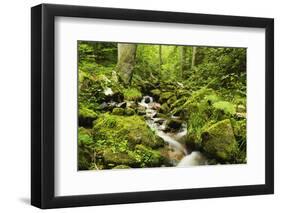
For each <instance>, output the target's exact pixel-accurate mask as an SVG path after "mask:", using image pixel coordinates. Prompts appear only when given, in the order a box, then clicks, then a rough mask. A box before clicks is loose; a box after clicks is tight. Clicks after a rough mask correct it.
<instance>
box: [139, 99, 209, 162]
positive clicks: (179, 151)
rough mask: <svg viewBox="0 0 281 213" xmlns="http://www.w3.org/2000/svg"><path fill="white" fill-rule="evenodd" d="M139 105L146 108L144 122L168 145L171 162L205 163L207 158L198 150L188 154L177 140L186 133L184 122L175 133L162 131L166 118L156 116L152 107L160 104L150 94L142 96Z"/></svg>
mask: <svg viewBox="0 0 281 213" xmlns="http://www.w3.org/2000/svg"><path fill="white" fill-rule="evenodd" d="M138 104H139V105H140V106H142V107H145V109H146V116H145V117H146V123H147V124H148V126H149V127H150V128H151V129H153V130H154V131H155V132H156V134H157V135H158V136H159V137H160V138H162V139H163V140H164V141H165V142H166V143H167V144H168V146H169V148H170V150H171V152H170V153H169V156H170V157H171V158H173V159H177V160H171V163H172V164H173V165H174V166H178V167H188V166H195V165H205V164H207V159H206V158H205V156H204V155H203V154H202V153H200V152H199V151H193V152H192V153H190V154H188V151H187V149H186V147H184V146H183V145H182V144H181V143H180V142H179V141H178V140H179V139H180V138H182V137H184V136H185V135H186V134H187V129H186V124H183V125H182V127H181V129H180V130H179V131H178V132H177V133H169V132H164V130H165V129H166V122H167V120H166V119H163V118H157V110H156V109H154V106H155V105H160V104H158V103H156V102H153V98H152V97H150V96H144V97H143V99H142V100H141V102H140V103H138Z"/></svg>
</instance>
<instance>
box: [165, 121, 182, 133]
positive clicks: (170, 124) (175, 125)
mask: <svg viewBox="0 0 281 213" xmlns="http://www.w3.org/2000/svg"><path fill="white" fill-rule="evenodd" d="M182 123H183V121H181V120H178V119H169V120H167V123H166V126H167V129H170V130H173V131H176V130H179V129H180V128H181V125H182Z"/></svg>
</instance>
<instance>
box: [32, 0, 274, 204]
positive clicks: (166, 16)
mask: <svg viewBox="0 0 281 213" xmlns="http://www.w3.org/2000/svg"><path fill="white" fill-rule="evenodd" d="M58 16H63V17H80V18H100V19H113V20H132V21H146V22H162V23H182V24H200V25H217V26H237V27H250V28H264V29H265V32H266V33H265V34H266V41H265V43H266V48H265V51H266V52H265V62H266V64H265V76H266V77H265V85H266V86H265V90H266V91H265V93H266V97H265V100H266V106H265V107H266V110H265V111H266V112H265V113H266V118H265V121H266V124H265V126H266V128H265V132H266V135H265V161H266V162H265V184H262V185H247V186H229V187H228V186H226V187H214V188H199V189H179V190H164V191H145V192H130V193H112V194H93V195H78V196H77V195H73V196H61V197H56V196H55V195H54V189H55V182H54V177H55V171H54V166H55V165H54V163H55V161H54V157H55V156H54V149H55V146H54V143H55V140H54V132H55V108H54V105H55V99H54V96H55V85H54V82H55V81H54V78H55V75H54V72H55V69H54V60H55V52H54V50H55V48H54V21H55V17H58ZM31 52H32V53H31V112H32V113H31V204H32V205H34V206H37V207H39V208H43V209H46V208H59V207H75V206H90V205H105V204H121V203H137V202H153V201H169V200H182V199H197V198H217V197H228V196H245V195H260V194H272V193H274V150H273V148H274V20H273V19H270V18H254V17H240V16H224V15H208V14H193V13H178V12H164V11H147V10H130V9H113V8H102V7H86V6H67V5H53V4H41V5H38V6H35V7H32V9H31Z"/></svg>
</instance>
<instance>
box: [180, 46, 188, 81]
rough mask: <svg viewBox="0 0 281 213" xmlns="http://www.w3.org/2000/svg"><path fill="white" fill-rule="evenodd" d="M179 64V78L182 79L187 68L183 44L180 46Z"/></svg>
mask: <svg viewBox="0 0 281 213" xmlns="http://www.w3.org/2000/svg"><path fill="white" fill-rule="evenodd" d="M180 64H181V78H182V79H183V78H184V76H185V73H186V70H187V63H186V48H185V46H181V47H180Z"/></svg>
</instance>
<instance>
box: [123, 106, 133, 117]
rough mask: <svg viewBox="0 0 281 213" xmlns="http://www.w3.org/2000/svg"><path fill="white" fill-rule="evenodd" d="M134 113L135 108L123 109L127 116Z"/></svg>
mask: <svg viewBox="0 0 281 213" xmlns="http://www.w3.org/2000/svg"><path fill="white" fill-rule="evenodd" d="M134 114H135V110H134V109H132V108H126V109H125V115H127V116H131V115H134Z"/></svg>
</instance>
